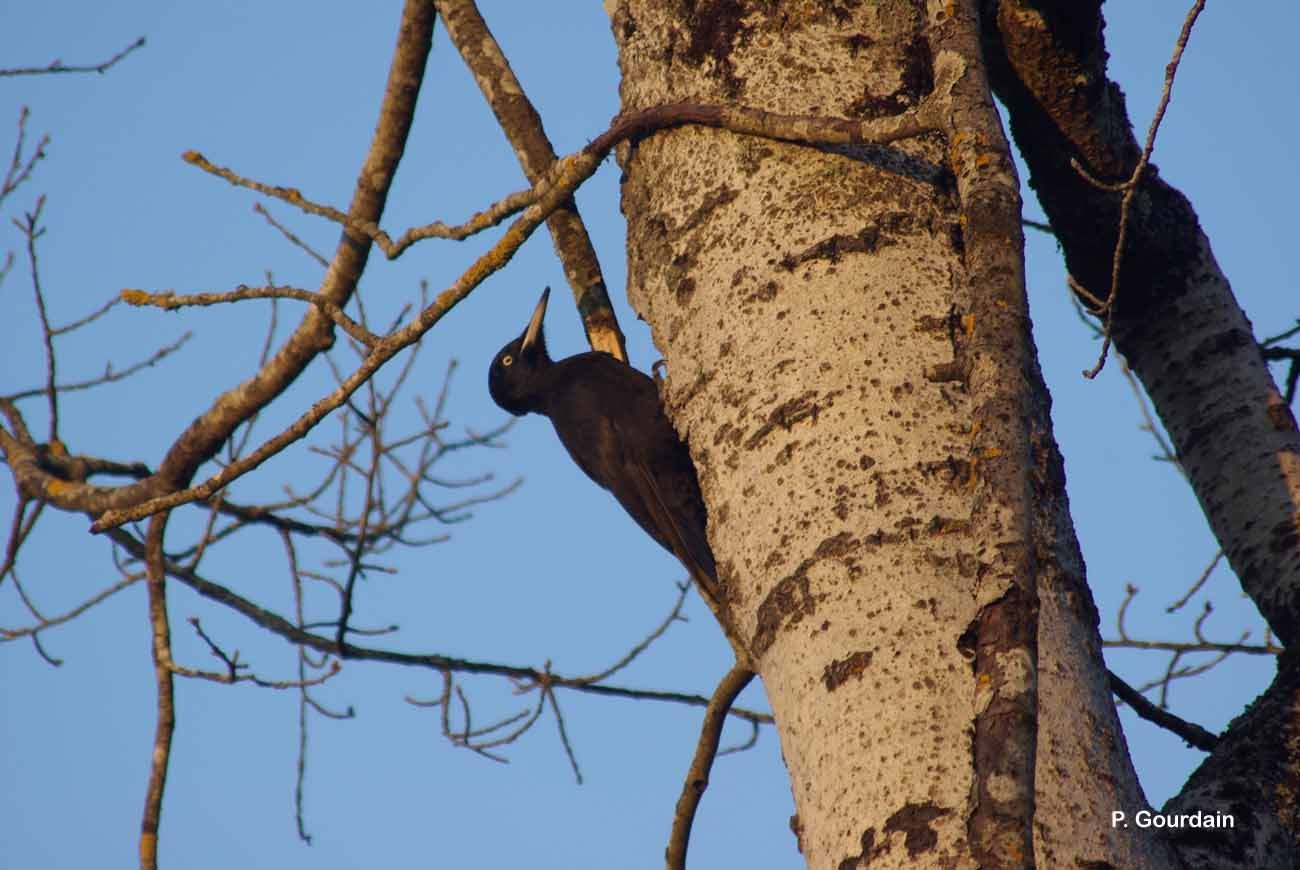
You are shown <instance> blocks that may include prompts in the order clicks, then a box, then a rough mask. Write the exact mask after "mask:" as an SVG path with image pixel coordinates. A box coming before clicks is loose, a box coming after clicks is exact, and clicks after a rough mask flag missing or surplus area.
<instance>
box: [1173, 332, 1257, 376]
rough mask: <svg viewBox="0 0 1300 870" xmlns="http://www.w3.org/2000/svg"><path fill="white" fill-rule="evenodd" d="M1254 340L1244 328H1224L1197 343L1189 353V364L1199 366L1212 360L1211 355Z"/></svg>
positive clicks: (1219, 354) (1239, 346) (1218, 354)
mask: <svg viewBox="0 0 1300 870" xmlns="http://www.w3.org/2000/svg"><path fill="white" fill-rule="evenodd" d="M1250 344H1254V341H1253V340H1252V339H1251V337H1250V336H1249V335H1247V334H1246V332H1245V331H1244V330H1241V329H1235V328H1234V329H1225V330H1224V331H1223V332H1220V333H1217V334H1216V335H1212V336H1210V337H1209V338H1207V339H1205V340H1204V341H1202V342H1201V343H1200V344H1198V345H1197V346H1196V347H1195V348H1194V349H1193V350H1192V352H1191V354H1190V357H1189V359H1190V361H1191V365H1193V366H1195V367H1197V368H1200V367H1203V366H1206V365H1209V364H1210V363H1211V362H1213V359H1212V358H1213V357H1216V356H1223V355H1226V354H1230V353H1233V352H1234V351H1236V350H1238V349H1240V348H1243V347H1245V346H1247V345H1250Z"/></svg>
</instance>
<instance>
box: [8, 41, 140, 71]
mask: <svg viewBox="0 0 1300 870" xmlns="http://www.w3.org/2000/svg"><path fill="white" fill-rule="evenodd" d="M144 42H145V39H144V37H143V36H141V37H140V38H139V39H137V40H136V41H135V42H133V43H131V44H130V45H128V46H127V47H126V48H124V49H122V50H121V51H119V52H118V53H117V54H115V55H113V56H112V57H110V58H109V59H108V60H106V61H103V62H102V63H95V64H86V65H80V66H78V65H75V64H72V65H70V64H65V63H64V62H63V61H61V60H52V61H50V63H49V64H48V65H46V66H21V67H11V68H9V69H0V76H34V75H44V74H47V73H92V72H93V73H101V74H102V73H106V72H108V70H109V68H110V67H112V66H114V65H115V64H116V63H118V61H120V60H122V59H123V58H124V57H126V56H127V55H128V54H130V53H131V52H133V51H135V50H136V49H138V48H143V47H144Z"/></svg>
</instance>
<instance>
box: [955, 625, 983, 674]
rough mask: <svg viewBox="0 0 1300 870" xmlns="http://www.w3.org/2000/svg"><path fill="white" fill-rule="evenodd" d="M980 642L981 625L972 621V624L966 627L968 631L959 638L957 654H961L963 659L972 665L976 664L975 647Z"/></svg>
mask: <svg viewBox="0 0 1300 870" xmlns="http://www.w3.org/2000/svg"><path fill="white" fill-rule="evenodd" d="M978 642H979V624H978V622H976V621H974V620H972V621H971V624H970V625H968V626H966V630H965V631H963V632H962V633H961V637H959V638H957V652H958V653H960V654H961V657H962V658H964V659H966V660H967V661H969V662H971V664H972V665H974V663H975V646H976V644H977V643H978Z"/></svg>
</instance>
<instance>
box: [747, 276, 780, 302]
mask: <svg viewBox="0 0 1300 870" xmlns="http://www.w3.org/2000/svg"><path fill="white" fill-rule="evenodd" d="M777 289H778V288H777V283H776V282H775V281H768V282H767V283H766V284H764V285H763V286H762V287H759V288H758V289H757V290H755V291H754V292H753V293H750V294H749V295H748V296H746V297H745V301H746V302H771V301H772V300H773V299H775V298H776V291H777Z"/></svg>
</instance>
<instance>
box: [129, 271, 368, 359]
mask: <svg viewBox="0 0 1300 870" xmlns="http://www.w3.org/2000/svg"><path fill="white" fill-rule="evenodd" d="M121 295H122V301H124V302H126V303H127V304H128V305H138V306H144V305H150V306H153V307H155V308H161V309H162V310H164V311H175V310H176V309H177V308H185V307H188V306H208V305H224V304H228V303H231V302H242V301H243V300H245V299H297V300H298V301H299V302H308V303H310V304H312V305H315V306H316V307H317V308H318V309H320V311H321V312H322V313H323V314H325V315H327V316H328V317H329V318H330V320H333V321H334V323H335V324H337V325H338V326H339V327H340V328H341V329H342V330H343V331H344V332H346V333H347V334H348V335H350V336H352V337H353V338H355V339H356V340H357V341H359V342H361V343H362V344H363V345H365V346H366V347H374V346H375V344H377V343H378V341H379V338H378V336H376V335H374V334H373V333H372V332H370V330H368V329H366V328H365V327H363V326H362V325H361V324H359V323H357V322H356V321H355V320H353V319H352V318H351V317H348V316H347V315H346V314H344V313H343V309H341V308H339V307H338V305H336V304H334V303H333V302H331V301H330V300H329V299H327V298H325V297H324V296H322V295H321V294H319V293H314V292H312V291H310V290H303V289H302V288H300V287H249V286H247V285H244V284H241V285H239V286H238V287H236V288H235V289H234V290H229V291H225V292H220V293H189V294H186V295H183V296H182V295H181V294H179V293H173V292H171V291H165V292H162V293H149V292H147V291H145V290H132V289H127V290H123V291H122V294H121Z"/></svg>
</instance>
